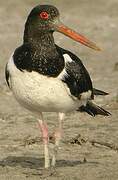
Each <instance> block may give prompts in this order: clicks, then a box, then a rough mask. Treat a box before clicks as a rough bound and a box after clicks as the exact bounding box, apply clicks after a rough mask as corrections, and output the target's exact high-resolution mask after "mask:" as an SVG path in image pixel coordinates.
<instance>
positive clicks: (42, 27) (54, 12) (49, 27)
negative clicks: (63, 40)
mask: <svg viewBox="0 0 118 180" xmlns="http://www.w3.org/2000/svg"><path fill="white" fill-rule="evenodd" d="M58 19H59V11H58V9H57V8H56V7H54V6H51V5H38V6H36V7H34V8H33V9H32V11H31V12H30V14H29V16H28V19H27V22H26V25H29V27H32V28H34V31H36V30H38V31H40V32H42V31H43V33H44V32H47V31H54V27H53V24H55V22H56V21H58Z"/></svg>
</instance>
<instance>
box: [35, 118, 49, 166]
mask: <svg viewBox="0 0 118 180" xmlns="http://www.w3.org/2000/svg"><path fill="white" fill-rule="evenodd" d="M38 122H39V128H40V129H41V132H42V138H43V143H44V155H45V168H49V167H50V158H49V150H48V144H49V136H48V128H47V125H46V123H45V122H44V121H43V118H41V120H39V121H38Z"/></svg>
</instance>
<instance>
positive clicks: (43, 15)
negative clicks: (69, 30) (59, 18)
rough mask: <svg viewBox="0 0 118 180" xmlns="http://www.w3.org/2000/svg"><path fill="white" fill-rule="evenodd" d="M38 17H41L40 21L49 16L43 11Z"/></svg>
mask: <svg viewBox="0 0 118 180" xmlns="http://www.w3.org/2000/svg"><path fill="white" fill-rule="evenodd" d="M40 17H41V18H42V19H48V17H49V14H48V13H47V12H45V11H43V12H41V13H40Z"/></svg>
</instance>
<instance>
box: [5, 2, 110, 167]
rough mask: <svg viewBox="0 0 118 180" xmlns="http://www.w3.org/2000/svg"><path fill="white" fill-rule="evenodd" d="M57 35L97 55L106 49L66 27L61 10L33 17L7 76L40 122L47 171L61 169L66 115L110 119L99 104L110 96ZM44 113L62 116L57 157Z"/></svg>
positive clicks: (42, 10) (42, 8) (40, 10)
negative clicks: (96, 100)
mask: <svg viewBox="0 0 118 180" xmlns="http://www.w3.org/2000/svg"><path fill="white" fill-rule="evenodd" d="M55 31H57V32H60V33H62V34H64V35H66V36H68V37H70V38H71V39H73V40H75V41H77V42H79V43H81V44H83V45H85V46H87V47H89V48H92V49H94V50H96V51H100V50H101V49H100V48H99V47H98V46H97V45H96V44H95V43H93V42H92V41H90V40H88V38H86V37H84V36H83V35H81V34H79V33H77V32H76V31H74V30H73V29H71V28H69V27H67V26H65V25H64V24H63V23H62V22H61V21H60V13H59V10H58V9H57V8H56V7H55V6H53V5H45V4H44V5H40V4H39V5H37V6H36V7H34V8H33V9H32V10H31V12H30V13H29V15H28V17H27V20H26V22H25V29H24V35H23V42H22V44H21V45H20V46H19V47H17V48H16V49H15V51H14V52H13V53H12V55H11V57H10V59H9V61H8V62H7V64H6V68H5V76H6V81H7V84H8V86H9V88H10V90H11V91H12V92H13V95H14V97H15V98H16V100H17V101H18V102H19V103H20V105H21V106H23V107H24V108H26V109H28V110H29V111H31V112H32V113H33V115H34V116H36V117H37V119H38V125H39V128H40V131H41V133H42V141H43V144H44V168H49V167H52V166H53V167H54V166H55V165H56V159H57V153H58V149H59V145H60V141H61V139H62V123H63V121H64V118H65V115H66V113H70V112H73V111H77V112H78V113H79V112H86V113H88V114H89V115H91V116H95V115H97V114H100V115H103V116H109V115H110V113H109V112H108V111H106V110H105V109H103V108H102V107H99V106H98V105H96V104H95V103H94V102H93V100H94V97H95V96H96V95H107V93H106V92H104V91H101V90H99V89H95V88H93V85H92V80H91V78H90V75H89V73H88V71H87V70H86V68H85V66H84V65H83V63H82V61H81V60H80V58H79V57H77V56H76V55H75V54H74V53H72V52H71V51H69V50H66V49H63V48H62V47H59V46H58V45H56V44H55V40H54V37H53V33H54V32H55ZM44 112H52V113H57V114H58V121H57V122H58V128H56V129H55V132H54V133H53V137H54V148H53V154H52V156H50V152H49V132H48V125H47V123H46V121H45V120H44V116H43V113H44ZM53 121H56V120H53Z"/></svg>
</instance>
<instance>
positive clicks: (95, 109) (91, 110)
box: [77, 101, 111, 116]
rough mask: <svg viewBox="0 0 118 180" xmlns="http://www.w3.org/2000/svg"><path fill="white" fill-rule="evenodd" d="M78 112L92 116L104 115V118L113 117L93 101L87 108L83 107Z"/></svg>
mask: <svg viewBox="0 0 118 180" xmlns="http://www.w3.org/2000/svg"><path fill="white" fill-rule="evenodd" d="M77 111H80V112H87V113H88V114H90V115H91V116H96V115H98V114H100V115H103V116H109V115H111V114H110V113H109V112H108V111H106V110H105V109H103V108H101V107H99V106H97V105H96V104H94V103H92V102H91V101H88V102H87V104H86V106H81V107H80V108H79V109H78V110H77Z"/></svg>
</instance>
